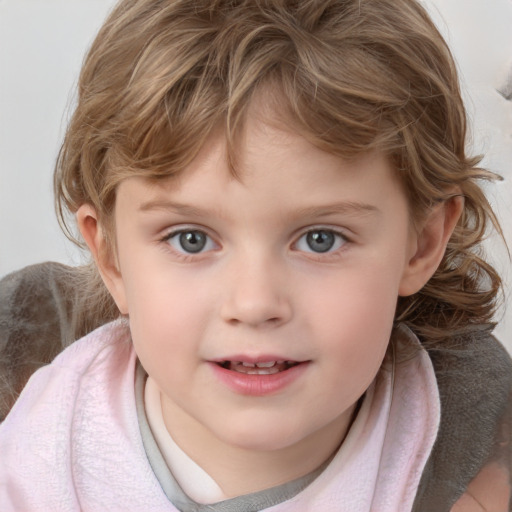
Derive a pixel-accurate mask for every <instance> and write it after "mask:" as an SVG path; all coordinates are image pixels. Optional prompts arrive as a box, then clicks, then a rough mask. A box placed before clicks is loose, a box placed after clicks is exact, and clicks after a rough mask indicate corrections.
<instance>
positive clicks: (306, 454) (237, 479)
mask: <svg viewBox="0 0 512 512" xmlns="http://www.w3.org/2000/svg"><path fill="white" fill-rule="evenodd" d="M162 412H163V417H164V421H165V425H166V428H167V430H168V431H169V434H170V435H171V437H172V438H173V440H174V441H175V443H176V444H177V445H178V446H179V447H180V448H181V449H182V450H183V451H184V452H185V453H186V454H187V455H188V456H189V457H190V458H191V459H192V460H194V462H196V463H197V464H198V465H199V466H200V467H201V468H202V469H204V470H205V471H206V472H207V473H208V474H209V475H210V476H211V477H212V478H213V479H214V480H215V482H216V483H217V484H218V485H219V487H220V488H221V489H222V491H223V493H224V494H225V495H226V497H228V498H232V497H235V496H241V495H244V494H249V493H253V492H257V491H261V490H263V489H269V488H271V487H275V486H277V485H281V484H284V483H286V482H291V481H293V480H295V479H297V478H300V477H303V476H305V475H307V474H309V473H311V472H312V471H314V470H315V469H317V468H318V467H320V466H321V465H322V464H323V463H324V462H325V461H327V460H328V459H329V458H330V457H331V456H332V455H333V454H334V453H335V452H336V450H337V449H338V448H339V446H340V444H341V443H342V441H343V439H344V437H345V435H346V433H347V430H348V428H349V425H350V422H351V419H352V416H353V412H354V407H352V408H351V409H350V410H348V411H346V412H345V413H344V414H343V415H342V416H340V417H338V418H337V419H336V420H334V421H333V422H331V423H330V424H328V425H326V426H324V427H322V428H321V429H320V430H317V431H315V432H313V433H311V434H310V435H309V436H307V437H305V438H303V439H300V440H299V441H297V442H294V443H292V444H289V445H285V446H282V447H277V448H275V449H268V448H267V449H261V448H258V447H246V446H238V445H236V444H233V443H231V442H229V440H225V439H221V438H219V437H218V436H216V435H215V434H214V433H213V432H211V431H210V430H208V429H207V428H205V426H204V425H202V424H201V423H199V422H198V421H196V420H195V419H194V418H192V417H191V416H189V415H187V414H186V413H185V412H184V411H183V410H182V409H181V408H179V407H177V406H176V405H175V404H173V403H171V402H169V401H166V400H162Z"/></svg>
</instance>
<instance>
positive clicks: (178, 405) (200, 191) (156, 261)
mask: <svg viewBox="0 0 512 512" xmlns="http://www.w3.org/2000/svg"><path fill="white" fill-rule="evenodd" d="M245 135H246V137H245V138H244V140H245V141H246V142H245V143H244V144H243V146H242V150H241V153H240V158H239V160H238V167H239V169H240V172H239V177H238V178H234V177H233V176H232V174H231V173H230V170H229V168H228V165H227V163H226V159H225V151H224V145H225V140H224V139H223V137H222V136H219V137H217V138H212V139H211V140H210V141H209V143H208V144H207V145H206V146H205V147H204V148H203V150H202V152H201V153H200V155H199V156H198V157H197V159H196V160H195V161H194V162H193V164H192V165H191V166H190V167H189V168H188V169H187V170H186V171H185V172H184V173H183V174H182V175H181V177H180V178H179V179H173V181H168V182H166V183H161V184H158V185H154V184H150V183H148V182H146V181H144V180H142V179H140V178H130V179H127V180H126V181H124V182H122V183H121V185H120V186H119V189H118V195H117V203H116V210H115V222H116V242H117V265H118V269H119V275H118V277H117V278H116V279H117V285H116V286H117V288H116V289H117V291H116V292H115V296H116V300H117V303H118V305H119V306H120V308H121V310H122V311H123V312H124V313H127V314H128V316H129V321H130V327H131V332H132V337H133V343H134V346H135V350H136V352H137V354H138V356H139V358H140V360H141V362H142V364H143V366H144V368H145V369H146V371H147V372H148V373H149V375H150V376H151V377H152V378H153V379H154V380H155V381H156V383H157V384H158V386H159V387H160V389H161V391H162V402H163V410H164V416H165V420H166V424H167V426H168V428H169V430H170V431H171V433H172V434H173V435H174V434H176V436H177V437H179V436H180V433H179V432H180V429H181V432H182V435H183V436H185V437H186V434H183V433H184V432H188V433H189V434H190V433H191V432H193V433H195V434H194V435H196V436H203V437H204V438H205V439H206V438H208V439H209V442H210V443H214V442H218V443H221V444H224V445H226V446H235V447H239V448H242V449H244V450H248V451H251V450H256V451H257V450H260V451H268V450H279V449H284V448H290V447H292V448H293V447H294V446H300V445H301V444H303V443H307V441H308V440H310V439H313V438H315V437H317V438H322V439H324V438H325V433H326V432H333V433H334V434H333V436H337V440H333V442H336V443H339V442H340V436H341V435H342V434H343V432H344V430H345V429H346V427H347V424H348V422H349V418H350V415H351V412H352V410H353V406H354V404H355V403H356V402H357V400H358V399H359V398H360V397H361V395H362V394H363V393H364V392H365V390H366V389H367V388H368V386H369V385H370V383H371V382H372V380H373V379H374V377H375V375H376V373H377V372H378V370H379V367H380V366H381V363H382V360H383V357H384V355H385V352H386V348H387V345H388V341H389V337H390V332H391V328H392V323H393V315H394V311H395V305H396V300H397V296H398V295H399V292H400V288H401V286H402V285H403V281H404V279H405V278H404V274H405V269H406V268H407V262H408V260H409V259H410V257H411V251H412V250H413V248H414V237H413V236H412V235H411V230H410V227H409V217H408V208H407V201H406V198H405V196H404V193H403V192H402V190H401V188H400V186H399V184H398V182H397V181H396V179H395V177H394V175H393V169H392V168H391V166H390V164H389V163H388V161H387V160H386V159H385V158H384V157H383V156H381V155H368V156H366V157H365V158H362V159H360V160H358V161H354V162H350V163H348V162H345V161H343V160H341V159H340V158H338V157H335V156H332V155H330V154H327V153H324V152H323V151H321V150H319V149H317V148H315V147H314V146H312V145H310V144H309V143H308V142H307V141H306V140H305V139H303V138H302V137H300V136H299V135H297V134H294V133H290V132H287V131H284V130H281V129H278V128H276V127H273V126H271V125H268V124H265V123H264V122H257V121H249V122H248V124H247V126H246V134H245ZM173 431H174V432H173ZM192 437H194V436H193V435H192ZM327 437H329V436H327ZM193 442H196V443H197V442H198V440H197V439H196V440H194V439H191V440H190V443H193ZM184 443H185V444H186V441H184Z"/></svg>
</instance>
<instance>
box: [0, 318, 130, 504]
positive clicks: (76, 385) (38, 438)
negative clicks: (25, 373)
mask: <svg viewBox="0 0 512 512" xmlns="http://www.w3.org/2000/svg"><path fill="white" fill-rule="evenodd" d="M134 372H135V355H134V353H133V349H132V348H131V344H130V342H129V335H128V330H127V328H126V326H124V325H122V324H121V323H119V322H114V323H112V324H108V325H106V326H103V327H101V328H99V329H97V330H96V331H94V332H93V333H91V334H89V335H88V336H86V337H85V338H82V339H81V340H79V341H77V342H75V343H74V344H72V345H71V346H70V347H68V348H67V349H66V350H64V352H62V353H61V354H60V355H59V356H58V357H57V358H56V359H55V360H54V361H53V362H52V363H51V364H50V365H48V366H45V367H43V368H41V369H40V370H38V371H37V372H36V373H35V374H34V375H32V377H31V378H30V380H29V382H28V384H27V386H26V387H25V389H24V390H23V392H22V394H21V395H20V397H19V399H18V401H17V402H16V404H15V405H14V407H13V408H12V410H11V412H10V413H9V414H8V416H7V417H6V419H5V421H4V422H3V423H2V424H1V425H0V453H2V461H1V463H0V502H2V503H4V502H3V501H2V499H8V500H9V499H10V496H11V495H10V494H8V496H9V498H6V497H5V496H3V497H2V493H3V492H7V493H12V492H14V491H16V492H19V493H20V496H21V498H20V499H22V500H28V501H16V503H17V504H18V505H17V506H18V507H20V505H19V504H23V507H21V508H17V509H16V507H15V508H14V510H20V509H23V510H25V509H26V510H37V509H38V508H37V505H36V504H37V500H40V503H45V504H48V506H50V505H49V504H50V501H47V500H51V499H53V498H55V497H58V498H59V499H64V498H66V499H68V498H69V499H70V500H71V501H70V502H69V503H68V502H66V507H59V508H58V509H59V510H66V509H67V510H76V509H77V507H76V504H75V503H74V502H73V501H72V500H73V499H75V498H73V496H72V494H71V493H70V491H71V489H74V488H76V486H77V482H78V481H79V479H80V478H81V476H80V473H79V472H80V468H82V467H84V465H85V464H89V463H90V464H91V466H92V467H96V466H95V465H94V461H95V460H96V459H97V458H98V454H100V453H101V454H102V456H101V460H102V464H103V463H104V461H105V456H106V453H105V446H110V445H112V444H114V443H115V442H116V439H117V438H118V437H119V436H123V435H125V436H127V437H128V434H127V433H129V436H131V437H130V438H133V436H134V434H133V432H136V428H137V426H136V421H137V420H136V415H135V412H134V411H135V405H134V390H133V379H134ZM127 450H128V448H127V446H124V447H123V451H124V452H127ZM110 451H112V450H111V449H110ZM114 458H117V460H118V462H117V464H119V460H121V459H120V458H119V454H112V459H114ZM112 464H114V461H112ZM102 467H103V466H102ZM52 497H53V498H52ZM45 500H46V501H45ZM8 502H10V501H8ZM26 503H27V504H28V503H30V504H33V506H32V505H31V506H28V505H27V506H26V507H25V504H26ZM51 503H54V502H51ZM59 503H60V502H59ZM43 508H44V507H43ZM48 509H49V508H48Z"/></svg>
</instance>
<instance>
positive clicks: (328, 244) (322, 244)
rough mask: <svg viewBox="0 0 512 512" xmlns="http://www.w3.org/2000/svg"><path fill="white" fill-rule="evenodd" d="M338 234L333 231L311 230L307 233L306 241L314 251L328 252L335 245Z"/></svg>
mask: <svg viewBox="0 0 512 512" xmlns="http://www.w3.org/2000/svg"><path fill="white" fill-rule="evenodd" d="M335 242H336V236H335V234H334V233H333V232H332V231H324V230H319V231H310V232H309V233H307V234H306V243H307V245H308V247H309V248H310V249H311V250H312V251H314V252H327V251H330V250H331V249H332V248H333V247H334V243H335Z"/></svg>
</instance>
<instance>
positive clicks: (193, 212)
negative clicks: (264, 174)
mask: <svg viewBox="0 0 512 512" xmlns="http://www.w3.org/2000/svg"><path fill="white" fill-rule="evenodd" d="M152 210H164V211H172V212H175V213H178V214H181V215H186V216H188V215H190V216H194V217H208V216H211V215H212V212H211V211H210V210H206V209H202V208H198V207H196V206H191V205H188V204H182V203H177V202H174V201H169V200H159V199H156V200H154V201H148V202H145V203H143V204H142V205H141V206H140V207H139V211H142V212H147V211H152ZM380 213H381V211H380V210H379V209H378V208H377V207H376V206H374V205H371V204H366V203H360V202H355V201H345V202H340V203H332V204H327V205H321V206H310V207H306V208H300V209H299V210H298V211H297V212H295V213H294V217H295V216H296V217H315V218H321V217H328V216H330V215H337V214H338V215H339V214H342V215H350V216H366V215H378V214H380Z"/></svg>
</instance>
